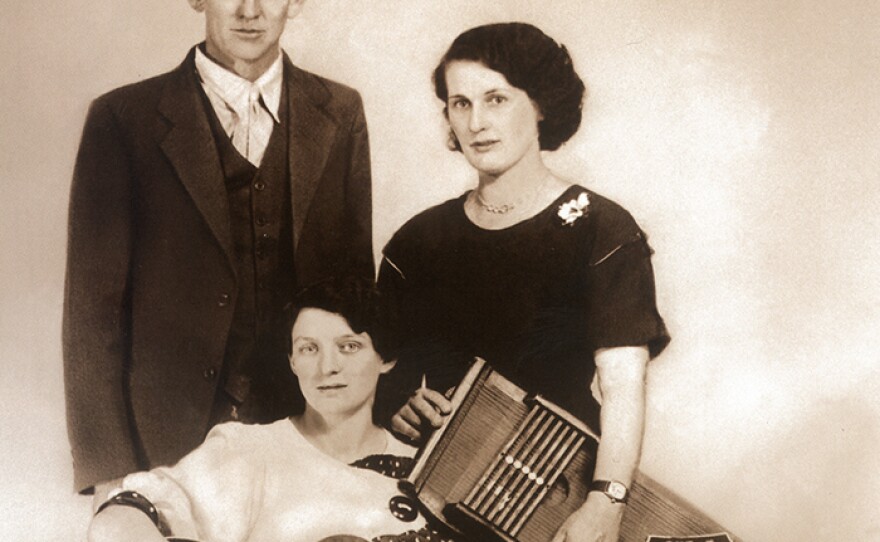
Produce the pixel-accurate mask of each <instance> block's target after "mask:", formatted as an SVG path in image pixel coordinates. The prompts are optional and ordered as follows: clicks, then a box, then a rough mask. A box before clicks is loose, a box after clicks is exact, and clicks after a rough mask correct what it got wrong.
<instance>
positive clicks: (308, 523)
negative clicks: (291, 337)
mask: <svg viewBox="0 0 880 542" xmlns="http://www.w3.org/2000/svg"><path fill="white" fill-rule="evenodd" d="M386 437H387V439H388V441H387V442H388V446H387V448H386V450H385V453H386V454H389V455H393V456H400V457H412V455H413V454H414V453H415V448H412V447H410V446H407V445H405V444H403V443H401V442H400V441H398V440H396V439H395V438H394V437H393V436H391V434H390V433H388V434H386ZM123 487H124V488H125V489H128V490H133V491H138V492H140V493H141V494H143V495H144V496H145V497H147V498H148V499H150V501H152V502H153V504H154V505H155V506H156V508H157V509H158V510H159V514H160V517H161V520H162V523H163V526H165V527H167V529H168V530H169V531H170V534H171V535H173V536H175V537H182V538H192V539H196V540H200V541H203V542H244V541H249V540H260V541H279V542H280V541H284V542H298V541H303V542H315V541H317V540H321V539H322V538H325V537H328V536H332V535H340V534H346V535H354V536H359V537H363V538H366V539H371V538H374V537H377V536H380V535H391V534H400V533H405V532H408V531H417V530H419V529H422V528H423V527H425V520H424V518H423V517H422V516H421V515H419V516H416V517H415V518H414V519H413V520H412V521H410V522H407V521H403V520H401V519H398V518H397V517H395V516H394V515H393V514H392V512H391V508H390V507H389V502H390V501H391V499H392V498H393V497H395V496H398V495H400V492H399V490H398V489H397V480H395V479H394V478H391V477H388V476H384V475H382V474H380V473H378V472H375V471H373V470H369V469H365V468H357V467H353V466H350V465H346V464H344V463H342V462H340V461H338V460H336V459H334V458H332V457H330V456H328V455H326V454H324V453H323V452H321V451H320V450H318V449H317V448H315V447H314V446H313V445H312V444H311V443H309V442H308V441H307V440H306V439H305V438H304V437H303V436H302V434H300V432H299V431H298V430H297V429H296V427H295V426H294V425H293V423H291V422H290V420H286V419H285V420H279V421H277V422H275V423H272V424H268V425H245V424H240V423H225V424H221V425H218V426H216V427H215V428H214V429H212V430H211V432H210V433H209V434H208V437H207V438H206V439H205V442H204V443H203V444H202V445H201V446H199V447H198V448H197V449H196V450H194V451H193V452H191V453H190V454H188V455H187V456H186V457H184V458H183V459H182V460H181V461H180V462H179V463H177V464H176V465H175V466H173V467H161V468H157V469H154V470H151V471H149V472H138V473H134V474H131V475H129V476H126V477H125V479H124V482H123ZM398 515H400V514H398Z"/></svg>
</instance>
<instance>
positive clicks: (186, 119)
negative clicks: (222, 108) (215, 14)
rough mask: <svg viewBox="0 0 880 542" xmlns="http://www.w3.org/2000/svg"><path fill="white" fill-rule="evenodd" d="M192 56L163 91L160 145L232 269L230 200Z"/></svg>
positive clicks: (191, 52) (232, 250)
mask: <svg viewBox="0 0 880 542" xmlns="http://www.w3.org/2000/svg"><path fill="white" fill-rule="evenodd" d="M194 58H195V49H194V48H193V50H191V51H190V53H189V55H188V56H187V58H186V60H184V62H183V64H181V66H180V67H179V68H178V69H177V77H176V78H174V79H173V80H172V81H171V82H170V83H169V84H168V85H167V86H166V87H165V89H164V91H163V95H162V98H161V100H160V102H159V111H160V112H161V113H162V114H163V115H164V116H165V117H166V118H167V119H168V120H169V121H170V122H171V129H170V130H169V131H168V134H167V135H166V137H165V139H164V140H163V141H162V143H161V147H162V150H163V151H164V152H165V155H166V156H167V157H168V160H169V161H170V162H171V164H172V166H173V167H174V170H175V171H176V172H177V175H178V176H179V178H180V180H181V182H182V183H183V185H184V186H185V187H186V190H187V192H189V194H190V197H191V198H192V199H193V201H194V202H195V204H196V206H197V207H198V209H199V211H200V212H201V213H202V215H203V216H204V218H205V221H206V222H207V223H208V226H209V227H210V228H211V231H212V232H213V233H214V236H215V237H216V238H217V241H218V242H219V243H220V246H221V247H223V250H224V251H225V252H226V256H227V259H228V260H229V264H230V267H231V268H232V269H233V270H234V269H235V263H234V247H233V242H232V232H231V230H230V224H229V200H228V196H227V194H226V187H225V185H224V183H223V171H222V169H221V167H220V157H219V155H218V154H217V146H216V144H215V142H214V136H213V134H212V133H211V127H210V125H209V124H208V118H207V116H206V114H205V108H204V106H203V103H202V98H201V96H200V94H199V93H200V92H201V91H200V90H199V88H198V87H197V85H198V83H197V77H198V76H197V75H196V73H195V61H194Z"/></svg>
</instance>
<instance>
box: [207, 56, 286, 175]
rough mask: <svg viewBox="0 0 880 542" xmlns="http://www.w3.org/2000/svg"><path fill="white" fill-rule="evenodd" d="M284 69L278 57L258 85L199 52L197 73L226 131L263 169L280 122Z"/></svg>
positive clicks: (258, 80)
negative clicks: (271, 138) (270, 138)
mask: <svg viewBox="0 0 880 542" xmlns="http://www.w3.org/2000/svg"><path fill="white" fill-rule="evenodd" d="M283 68H284V66H283V63H282V55H281V54H280V53H279V55H278V58H277V59H276V60H275V62H273V63H272V65H271V66H269V69H267V70H266V71H265V72H264V73H263V75H261V76H260V77H259V78H258V79H257V80H256V81H254V82H250V81H248V80H247V79H245V78H243V77H240V76H239V75H237V74H235V73H233V72H231V71H229V70H227V69H226V68H224V67H222V66H220V65H219V64H217V63H216V62H214V61H213V60H211V59H210V58H208V57H207V55H205V54H204V53H203V52H202V50H201V48H198V47H197V48H196V70H198V73H199V78H200V79H201V83H202V88H204V89H205V93H206V94H207V95H208V100H209V101H210V102H211V106H213V108H214V111H215V112H216V113H217V118H218V119H220V124H221V126H223V130H224V131H225V132H226V135H228V136H229V137H230V138H231V139H232V144H233V145H234V146H235V148H236V150H238V152H240V153H241V155H242V156H244V157H245V158H247V160H248V162H250V163H251V164H253V165H255V166H257V167H260V162H261V161H262V160H263V154H265V152H266V147H267V146H268V145H269V137H270V136H271V135H272V129H273V128H274V126H275V124H276V123H279V122H280V119H279V118H278V106H279V104H280V103H281V81H282V74H283V72H284V70H283Z"/></svg>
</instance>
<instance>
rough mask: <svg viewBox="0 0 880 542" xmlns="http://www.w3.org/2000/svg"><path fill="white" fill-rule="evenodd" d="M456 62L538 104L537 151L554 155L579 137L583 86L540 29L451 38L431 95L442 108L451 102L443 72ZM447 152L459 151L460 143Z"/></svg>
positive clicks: (505, 27) (507, 27)
mask: <svg viewBox="0 0 880 542" xmlns="http://www.w3.org/2000/svg"><path fill="white" fill-rule="evenodd" d="M456 60H471V61H475V62H479V63H481V64H483V65H484V66H486V67H487V68H489V69H491V70H494V71H496V72H498V73H500V74H502V75H503V76H504V77H506V78H507V82H508V83H510V84H511V85H513V86H514V87H516V88H519V89H521V90H523V91H525V92H526V94H528V95H529V98H531V99H532V100H533V101H534V102H535V103H536V104H538V107H539V109H540V111H541V114H542V115H543V117H544V118H543V120H541V121H540V122H539V123H538V133H539V136H538V140H539V143H540V145H541V150H551V151H553V150H556V149H558V148H559V147H560V146H561V145H562V144H563V143H565V142H566V141H568V140H569V138H571V136H572V135H574V133H575V132H577V129H578V127H579V126H580V124H581V107H582V104H583V99H584V92H585V88H584V83H583V81H581V78H580V77H579V76H578V74H577V72H575V70H574V66H573V64H572V60H571V56H570V55H569V54H568V50H567V49H566V48H565V46H564V45H560V44H558V43H556V41H554V40H553V38H551V37H549V36H548V35H546V34H544V33H543V32H542V31H541V30H540V29H538V28H536V27H534V26H532V25H530V24H526V23H498V24H489V25H485V26H478V27H476V28H472V29H470V30H468V31H466V32H464V33H462V34H461V35H459V36H458V37H457V38H455V41H453V42H452V45H450V46H449V50H448V51H446V54H445V55H443V58H442V59H441V60H440V64H439V65H438V66H437V68H436V69H435V70H434V92H435V93H436V94H437V97H438V98H440V99H441V100H443V103H446V101H447V99H448V98H449V90H448V88H447V87H446V67H447V65H448V64H449V63H450V62H454V61H456ZM444 112H446V109H444ZM453 139H454V137H453ZM451 147H452V148H453V149H454V150H457V151H460V150H461V147H460V145H459V144H458V141H453V144H452V145H451Z"/></svg>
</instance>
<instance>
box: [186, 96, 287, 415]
mask: <svg viewBox="0 0 880 542" xmlns="http://www.w3.org/2000/svg"><path fill="white" fill-rule="evenodd" d="M285 88H286V87H285ZM203 97H204V100H203V103H204V104H205V107H206V112H207V113H208V117H209V119H210V121H211V131H212V132H213V134H214V140H215V142H216V143H217V150H218V153H219V155H220V162H221V166H222V170H223V174H224V177H225V182H226V191H227V195H228V197H229V210H230V225H231V230H232V237H233V241H234V244H235V256H236V264H237V268H236V275H237V284H238V289H237V296H236V298H235V299H232V300H230V302H231V303H234V306H235V311H234V313H233V314H234V315H233V320H232V326H231V328H230V330H229V337H228V339H227V343H226V355H225V361H224V367H223V371H222V373H223V374H222V375H221V378H222V382H223V389H224V390H225V392H226V394H227V396H228V398H229V399H230V400H231V401H232V402H233V404H241V403H243V402H244V401H245V400H246V399H247V398H248V396H249V393H250V390H251V382H252V379H253V378H254V377H255V376H260V375H258V374H256V373H258V372H260V371H263V369H264V367H262V366H261V364H264V363H267V362H266V361H265V360H260V359H258V358H259V357H260V356H261V353H260V352H261V351H262V352H265V351H268V350H267V348H266V347H267V346H268V345H270V344H276V343H277V342H278V341H280V340H283V337H281V336H280V335H281V334H282V332H283V329H282V328H283V317H282V313H283V308H284V306H285V305H286V304H287V303H288V302H289V301H290V299H291V297H292V291H293V285H294V284H295V277H294V270H293V239H292V226H291V224H292V217H291V204H290V201H291V200H290V186H289V182H288V179H289V178H290V176H289V175H288V168H289V164H288V160H287V157H288V156H289V153H288V149H287V142H288V141H289V138H288V129H289V126H288V114H287V101H288V100H287V96H286V91H285V92H284V94H283V95H282V97H281V105H280V109H279V115H278V117H279V118H280V119H281V123H280V124H278V123H276V124H275V127H274V129H273V130H272V135H271V136H270V138H269V144H268V146H267V148H266V152H265V154H264V155H263V160H262V161H261V163H260V167H259V168H257V167H256V166H254V165H253V164H251V163H250V162H248V160H247V159H246V158H245V157H244V156H242V155H241V154H240V153H239V152H238V150H237V149H236V148H235V146H234V145H233V144H232V141H231V139H230V138H229V136H228V135H226V132H225V131H224V130H223V127H222V126H221V124H220V121H219V119H218V118H217V115H216V113H215V112H214V108H213V107H212V106H211V104H210V102H209V101H208V99H207V96H204V95H203ZM274 350H275V349H272V351H274ZM282 351H283V350H282ZM272 362H273V363H284V361H283V360H272Z"/></svg>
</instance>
